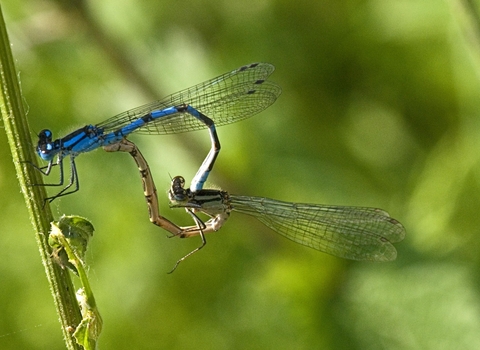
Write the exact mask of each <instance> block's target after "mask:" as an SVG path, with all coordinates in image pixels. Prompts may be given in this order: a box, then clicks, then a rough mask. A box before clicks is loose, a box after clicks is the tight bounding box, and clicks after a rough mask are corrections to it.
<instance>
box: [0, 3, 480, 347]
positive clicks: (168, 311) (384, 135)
mask: <svg viewBox="0 0 480 350" xmlns="http://www.w3.org/2000/svg"><path fill="white" fill-rule="evenodd" d="M2 7H3V10H4V13H5V14H6V22H7V25H8V29H9V33H10V37H11V41H12V45H13V46H12V47H13V51H14V54H15V57H16V60H17V68H18V70H19V72H20V74H19V77H20V80H21V84H22V89H23V92H24V96H25V106H26V108H27V110H28V116H29V122H30V126H31V128H32V138H33V140H35V139H36V136H35V134H36V133H38V132H39V131H40V130H41V129H43V128H47V127H48V128H50V129H52V130H53V132H54V134H55V135H56V136H61V135H63V134H65V133H67V132H68V131H71V130H74V129H75V128H78V127H80V126H83V125H84V124H86V123H93V124H94V123H97V122H100V121H103V120H104V119H106V118H108V117H110V116H112V115H115V114H116V113H120V112H122V111H124V110H126V109H129V108H133V107H135V106H138V105H140V104H142V103H146V102H149V101H151V100H153V99H156V98H159V97H162V96H164V95H166V94H168V93H172V92H175V91H177V90H179V89H182V88H186V87H188V86H191V85H194V84H196V83H198V82H201V81H203V80H206V79H209V78H212V77H214V76H216V75H219V74H221V73H224V72H227V71H229V70H232V69H234V68H236V67H238V66H240V65H242V64H246V63H250V62H254V61H266V62H271V63H273V64H275V66H276V67H277V70H276V72H275V73H274V74H273V75H272V78H271V79H272V80H273V81H275V82H277V83H279V84H280V85H281V86H282V88H283V94H282V95H281V97H280V98H279V100H278V101H277V102H276V103H275V104H274V105H273V106H272V107H270V108H269V109H268V110H267V111H265V112H263V113H262V114H260V115H258V116H255V117H253V118H251V119H249V120H247V121H244V122H241V123H237V124H235V125H231V126H225V127H222V128H221V129H219V136H220V140H221V141H222V147H223V148H222V152H221V153H220V157H219V159H218V162H217V165H216V167H215V169H214V171H213V173H212V176H211V179H210V181H211V185H213V186H220V187H222V188H224V189H226V190H228V191H230V192H232V193H238V194H245V195H256V196H266V197H272V198H276V199H280V200H288V201H297V202H314V203H325V204H339V205H359V206H374V207H380V208H383V209H385V210H387V211H388V212H390V213H391V215H392V216H393V217H395V218H397V219H398V220H399V221H401V222H402V223H403V224H404V225H405V227H406V229H407V238H406V240H405V241H404V242H402V243H400V244H397V248H398V250H399V255H398V258H397V261H396V262H394V263H389V264H371V263H358V262H350V261H344V260H341V259H337V258H334V257H330V256H327V255H325V254H321V253H318V252H316V251H313V250H310V249H307V248H305V247H301V246H297V245H295V244H294V243H292V242H290V241H287V240H285V239H282V238H280V237H278V236H276V235H275V234H274V233H273V232H271V231H269V230H268V229H266V228H264V227H263V226H262V225H261V224H259V223H256V222H254V221H253V220H251V219H250V218H246V217H241V216H233V217H232V218H231V219H230V220H229V222H228V223H227V225H226V226H225V227H224V228H223V229H222V230H221V231H220V232H218V233H215V234H211V235H210V236H209V237H207V240H208V244H207V246H206V247H205V248H204V249H203V250H202V251H201V252H199V253H197V254H195V255H194V256H192V257H190V258H189V259H187V261H185V262H184V263H183V264H182V265H181V266H180V267H179V269H178V270H177V271H176V272H175V273H174V274H172V275H167V272H168V271H169V270H170V269H171V268H172V266H173V264H174V263H175V261H176V260H177V259H178V258H180V257H181V256H183V255H184V254H185V253H186V252H189V251H190V250H191V249H193V248H194V247H196V246H197V245H199V244H200V241H199V239H197V240H196V239H190V240H179V239H167V238H165V235H166V234H165V232H162V231H161V230H159V229H158V228H157V227H154V226H153V225H152V224H150V223H149V221H148V215H147V210H146V205H145V203H144V198H143V193H142V191H141V184H140V179H139V176H138V173H137V170H136V167H135V166H134V163H133V162H132V161H131V160H130V157H129V156H128V155H124V154H107V153H105V152H103V151H97V152H92V153H91V154H88V155H84V156H81V157H79V158H78V161H77V165H78V171H79V176H80V184H81V190H80V192H79V193H77V194H74V195H71V196H67V197H65V198H62V199H61V200H57V201H55V202H54V211H55V212H56V214H57V216H58V217H60V216H61V215H63V214H67V215H70V214H76V215H81V216H85V217H88V218H89V219H90V220H91V221H92V222H93V224H94V225H95V228H96V233H95V237H94V239H93V240H92V242H91V245H90V247H89V251H88V252H87V263H88V264H89V266H90V270H89V277H90V282H91V283H92V288H93V289H94V290H95V291H96V300H97V303H98V305H99V308H101V310H102V317H103V320H104V328H103V333H102V336H101V338H100V340H99V343H100V348H102V349H152V348H155V349H194V348H195V349H266V348H269V349H272V348H275V349H320V348H321V349H336V348H348V349H433V348H435V349H438V348H445V349H452V348H461V349H478V348H479V347H480V334H479V333H478V329H479V327H480V290H479V287H480V285H479V283H478V280H479V272H478V271H480V267H479V264H480V259H479V254H478V252H479V250H480V243H479V242H480V240H478V237H477V235H478V234H479V233H480V215H478V213H477V210H478V209H479V208H480V182H479V178H480V164H479V158H480V156H479V154H480V152H479V151H478V150H479V149H480V137H479V134H480V118H479V113H478V111H479V110H480V102H479V101H480V100H479V98H478V96H479V92H480V79H479V69H478V68H479V63H480V60H479V58H480V55H479V52H480V51H479V45H478V42H479V36H478V28H479V22H478V15H477V13H476V12H475V11H476V10H478V8H479V7H480V4H479V3H477V2H474V1H473V0H471V1H464V2H461V1H450V2H446V1H433V0H427V1H421V2H418V1H412V0H410V1H408V0H407V1H399V0H347V1H333V0H322V1H315V2H300V3H294V4H293V3H292V2H290V1H282V0H277V1H274V0H271V1H268V0H261V1H258V0H256V1H243V2H232V1H205V0H204V1H196V2H194V1H189V2H178V1H162V2H158V1H154V0H147V1H142V2H138V1H133V0H120V1H112V0H104V1H96V2H94V1H90V2H88V3H87V2H84V1H82V0H76V1H66V0H64V1H60V0H58V1H48V0H41V1H39V0H35V1H33V0H24V1H22V2H18V1H12V0H5V1H3V2H2ZM206 135H207V134H206V132H195V133H189V134H182V135H178V136H162V137H160V136H159V137H141V136H135V135H134V136H132V140H134V141H135V142H136V143H137V144H138V145H139V147H140V148H141V150H142V152H143V153H144V155H145V157H146V158H147V159H148V160H149V163H150V166H151V168H152V173H153V174H154V176H155V180H156V185H157V188H158V191H159V194H160V195H162V193H163V192H165V191H166V190H167V189H168V185H169V180H170V175H172V176H175V175H183V176H185V178H186V179H187V181H188V180H189V179H191V177H192V176H193V175H194V174H195V171H196V168H197V167H198V166H199V165H200V163H201V161H202V160H203V157H204V156H205V155H206V153H207V151H208V147H209V144H208V138H207V136H206ZM0 142H1V144H3V145H4V147H0V161H1V164H2V166H1V168H0V193H1V194H2V198H3V200H2V201H0V215H1V222H2V235H0V242H1V243H0V246H1V247H2V248H3V251H2V258H1V259H0V261H1V263H0V280H1V281H2V282H1V285H2V287H1V288H0V300H1V302H0V314H1V315H2V317H1V318H0V348H2V349H19V348H25V349H62V348H64V344H63V342H62V339H61V332H60V330H59V327H58V326H59V325H58V322H57V317H56V315H55V310H54V306H53V303H52V298H51V296H50V294H49V291H48V285H47V282H46V280H45V277H44V272H43V269H42V266H41V264H40V259H39V256H38V251H37V248H36V245H35V241H34V235H33V232H32V229H31V226H30V225H29V219H28V217H27V215H26V211H25V210H23V209H22V208H23V207H24V203H23V199H22V196H21V195H20V193H19V190H18V189H19V187H18V185H17V183H16V177H15V173H14V169H13V166H12V163H11V157H10V154H9V151H8V148H7V146H6V144H7V143H6V138H5V135H4V134H3V133H0ZM169 174H170V175H169ZM161 205H162V212H163V213H165V214H166V216H167V217H169V218H171V219H172V220H174V221H177V222H181V223H183V224H187V223H189V217H188V216H187V215H186V214H185V213H184V212H182V211H177V212H175V211H170V210H169V209H168V207H167V200H166V196H165V198H162V201H161ZM475 237H477V238H475Z"/></svg>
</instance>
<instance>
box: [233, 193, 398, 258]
mask: <svg viewBox="0 0 480 350" xmlns="http://www.w3.org/2000/svg"><path fill="white" fill-rule="evenodd" d="M230 202H231V206H232V210H234V211H238V212H241V213H244V214H248V215H251V216H254V217H256V218H257V219H258V220H260V221H261V222H262V223H264V224H265V225H267V226H268V227H270V228H271V229H272V230H274V231H276V232H278V233H279V234H281V235H282V236H285V237H286V238H288V239H290V240H292V241H294V242H297V243H300V244H302V245H304V246H307V247H310V248H313V249H316V250H319V251H322V252H325V253H328V254H331V255H335V256H338V257H340V258H346V259H352V260H371V261H391V260H395V258H396V257H397V251H396V249H395V247H394V246H393V245H392V243H395V242H399V241H401V240H403V239H404V238H405V229H404V227H403V226H402V224H400V223H399V222H398V221H397V220H395V219H393V218H391V217H390V216H389V215H388V213H387V212H385V211H383V210H381V209H375V208H362V207H341V206H325V205H317V204H300V203H288V202H281V201H277V200H273V199H268V198H260V197H246V196H232V195H231V196H230Z"/></svg>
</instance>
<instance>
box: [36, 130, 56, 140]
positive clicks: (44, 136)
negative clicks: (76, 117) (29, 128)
mask: <svg viewBox="0 0 480 350" xmlns="http://www.w3.org/2000/svg"><path fill="white" fill-rule="evenodd" d="M52 136H53V134H52V132H51V131H50V130H48V129H44V130H42V131H40V133H39V134H38V138H39V139H40V140H44V141H46V142H49V141H51V140H52Z"/></svg>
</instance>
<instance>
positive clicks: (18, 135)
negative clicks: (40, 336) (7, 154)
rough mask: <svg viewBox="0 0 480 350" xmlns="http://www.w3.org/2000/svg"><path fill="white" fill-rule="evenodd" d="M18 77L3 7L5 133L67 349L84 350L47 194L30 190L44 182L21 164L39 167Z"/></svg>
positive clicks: (0, 48)
mask: <svg viewBox="0 0 480 350" xmlns="http://www.w3.org/2000/svg"><path fill="white" fill-rule="evenodd" d="M17 77H18V76H17V73H16V70H15V65H14V61H13V56H12V52H11V49H10V41H9V39H8V34H7V28H6V25H5V21H4V18H3V12H2V9H1V7H0V84H1V97H0V108H1V114H2V118H3V122H4V127H5V132H6V134H7V138H8V143H9V146H10V149H11V152H12V159H13V164H14V166H15V170H16V173H17V177H18V180H19V182H20V187H21V190H22V193H23V195H24V198H25V202H26V205H27V210H28V212H29V215H30V220H31V222H32V225H33V227H34V230H35V238H36V241H37V244H38V248H39V250H40V256H41V259H42V263H43V266H44V267H45V272H46V274H47V279H48V283H49V285H50V290H51V292H52V295H53V298H54V301H55V306H56V308H57V313H58V315H59V318H60V323H61V326H62V332H63V336H64V339H65V343H66V346H67V348H68V349H81V346H80V345H78V344H77V343H76V341H75V339H74V338H73V336H72V334H73V332H71V329H72V327H73V328H75V327H76V326H77V325H78V324H79V323H80V321H81V314H80V309H79V306H78V303H77V300H76V297H75V291H74V287H73V284H72V281H71V279H70V275H69V273H68V271H67V270H62V269H61V268H60V266H59V265H57V264H54V263H53V262H52V259H51V258H50V254H51V249H50V246H49V245H48V232H49V231H50V222H52V221H53V217H52V212H51V210H50V207H49V206H48V204H47V205H46V206H45V207H44V205H43V198H45V197H46V191H45V188H44V187H42V186H28V184H32V183H35V184H39V183H41V182H42V179H41V176H39V172H38V171H36V170H35V169H34V168H33V167H32V166H31V165H29V164H28V163H23V162H22V161H27V162H32V163H35V164H36V155H35V153H34V147H33V145H32V142H31V138H30V132H29V128H28V123H27V119H26V117H25V112H24V110H23V104H22V102H23V100H22V96H21V91H20V87H19V84H18V80H17Z"/></svg>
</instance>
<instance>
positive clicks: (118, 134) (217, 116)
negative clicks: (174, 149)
mask: <svg viewBox="0 0 480 350" xmlns="http://www.w3.org/2000/svg"><path fill="white" fill-rule="evenodd" d="M273 70H274V66H273V65H271V64H268V63H253V64H249V65H245V66H242V67H240V68H238V69H236V70H234V71H232V72H229V73H226V74H223V75H221V76H219V77H216V78H213V79H211V80H208V81H206V82H203V83H201V84H198V85H195V86H193V87H191V88H188V89H186V90H183V91H180V92H177V93H175V94H172V95H170V96H167V97H165V98H163V99H162V100H159V101H155V102H152V103H149V104H146V105H143V106H140V107H137V108H134V109H131V110H129V111H126V112H123V113H121V114H119V115H117V116H115V117H113V118H110V119H108V120H106V121H104V122H102V123H99V124H96V125H86V126H84V127H83V128H81V129H78V130H76V131H74V132H72V133H70V134H68V135H67V136H65V137H63V138H59V139H56V140H53V134H52V132H51V131H50V130H48V129H45V130H42V131H41V132H40V133H39V135H38V144H37V153H38V155H39V156H40V157H41V158H42V159H43V160H46V161H48V162H49V163H48V165H47V166H45V167H42V168H39V169H40V170H41V171H42V173H43V174H44V175H49V174H50V172H51V170H52V167H53V166H54V165H58V166H59V168H60V180H59V182H58V183H55V184H44V185H45V186H62V185H63V184H64V172H63V159H64V158H65V157H70V180H69V183H68V184H67V185H66V186H65V187H64V188H63V189H62V190H61V191H60V192H59V193H57V194H56V195H55V196H52V197H48V198H46V200H48V201H52V200H54V199H55V198H58V197H60V196H63V195H67V194H69V193H73V192H76V191H77V190H78V189H79V181H78V175H77V170H76V167H75V157H77V156H78V155H79V154H81V153H86V152H90V151H92V150H94V149H96V148H98V147H107V148H108V147H109V145H112V144H115V143H118V142H119V141H121V140H122V139H124V138H125V137H126V136H128V135H129V134H131V133H133V132H138V133H143V134H155V135H159V134H173V133H182V132H187V131H193V130H199V129H202V128H208V130H209V133H210V139H211V143H212V146H211V149H210V152H209V153H208V155H207V157H206V158H205V160H204V162H203V164H202V166H201V167H200V169H199V171H198V173H197V174H196V175H195V177H194V179H193V180H192V184H191V188H192V191H197V190H200V189H201V188H202V187H203V184H204V183H205V181H206V179H207V177H208V174H209V173H210V171H211V169H212V167H213V165H214V163H215V159H216V157H217V155H218V152H219V151H220V142H219V139H218V136H217V133H216V128H215V127H216V126H220V125H225V124H229V123H234V122H237V121H239V120H242V119H245V118H248V117H250V116H252V115H254V114H256V113H259V112H261V111H262V110H264V109H265V108H267V107H268V106H270V105H271V104H272V103H273V102H274V101H275V100H276V98H277V97H278V96H279V95H280V93H281V89H280V87H279V86H278V85H276V84H274V83H272V82H269V81H266V79H267V78H268V76H269V75H270V74H271V73H272V72H273ZM110 151H112V149H110ZM55 157H56V160H55ZM72 186H74V187H73V189H72V190H69V189H70V188H71V187H72Z"/></svg>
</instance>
